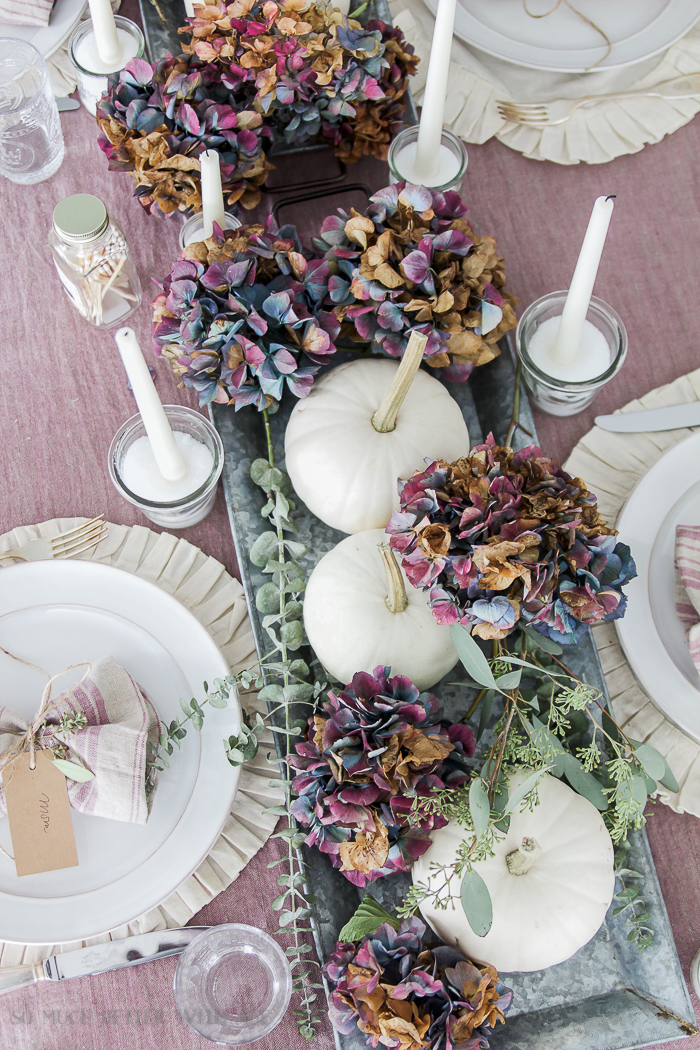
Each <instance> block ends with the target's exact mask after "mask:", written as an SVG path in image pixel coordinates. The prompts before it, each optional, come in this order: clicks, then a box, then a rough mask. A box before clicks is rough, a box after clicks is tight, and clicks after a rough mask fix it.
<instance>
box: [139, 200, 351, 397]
mask: <svg viewBox="0 0 700 1050" xmlns="http://www.w3.org/2000/svg"><path fill="white" fill-rule="evenodd" d="M162 289H163V291H162V294H161V295H159V296H157V297H156V299H155V300H154V302H153V325H154V328H153V347H154V350H155V352H156V354H159V355H161V354H162V355H163V356H164V357H167V358H168V360H169V361H170V363H171V365H172V368H173V371H174V372H175V374H176V375H177V376H178V377H179V378H180V380H181V383H182V385H183V386H187V387H191V388H192V389H194V390H196V391H197V392H198V394H199V403H200V405H207V404H209V403H210V402H212V401H216V402H218V403H219V404H232V405H235V407H236V409H240V408H242V407H243V406H244V405H251V404H253V405H256V406H257V408H258V409H259V410H262V409H264V408H268V407H269V406H270V405H271V404H272V403H273V402H276V401H279V400H280V398H281V397H282V393H283V390H284V388H285V386H286V387H287V388H288V389H289V390H291V391H292V393H293V394H294V395H295V396H296V397H306V396H307V394H308V393H309V390H310V389H311V386H312V384H313V381H314V376H315V374H316V373H317V372H318V370H319V368H320V367H321V364H322V363H323V362H324V361H326V360H327V359H328V358H329V357H330V356H331V355H332V354H334V353H335V342H334V340H335V338H336V337H337V335H338V331H339V325H338V323H337V321H336V319H335V317H334V315H333V313H332V312H331V311H330V310H328V309H325V308H324V307H326V306H327V305H330V301H329V300H328V264H327V263H326V262H325V261H323V260H319V259H311V258H309V256H308V253H305V252H304V251H303V250H302V247H301V244H300V242H299V238H298V236H297V231H296V229H295V227H294V226H283V227H282V228H281V229H278V227H277V224H276V223H275V221H274V219H273V218H272V217H270V218H269V219H268V220H267V224H266V225H265V226H259V225H251V226H242V227H241V228H240V229H238V230H226V231H225V232H224V233H222V232H221V230H220V229H219V227H218V226H216V225H215V233H214V235H213V236H212V237H210V238H209V239H208V240H206V241H200V242H198V243H196V244H192V245H189V246H188V247H187V248H185V249H184V251H183V252H182V253H181V255H180V259H179V261H178V262H176V263H175V265H174V266H173V268H172V270H171V272H170V273H169V274H168V276H167V277H166V279H165V281H164V282H163V285H162Z"/></svg>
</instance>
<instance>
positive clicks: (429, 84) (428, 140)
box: [414, 0, 457, 185]
mask: <svg viewBox="0 0 700 1050" xmlns="http://www.w3.org/2000/svg"><path fill="white" fill-rule="evenodd" d="M456 6H457V0H439V3H438V9H437V14H436V16H435V29H434V30H433V42H432V45H431V47H430V61H429V64H428V77H427V80H426V82H425V92H424V94H423V107H422V110H421V116H420V128H419V130H418V144H417V146H416V159H415V162H414V173H415V175H416V176H417V177H418V178H419V179H420V180H421V182H427V184H428V185H430V180H431V179H432V180H433V183H432V184H433V185H435V181H434V180H435V176H436V175H437V174H438V170H439V167H440V143H441V141H442V125H443V123H444V120H445V99H446V97H447V82H448V79H449V75H450V54H451V52H452V35H453V33H454V25H455V8H456Z"/></svg>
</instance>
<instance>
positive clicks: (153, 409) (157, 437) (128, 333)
mask: <svg viewBox="0 0 700 1050" xmlns="http://www.w3.org/2000/svg"><path fill="white" fill-rule="evenodd" d="M114 341H115V343H116V344H117V348H118V350H119V353H120V355H121V359H122V362H123V364H124V368H125V369H126V374H127V375H128V377H129V382H130V383H131V389H132V391H133V394H134V397H135V398H136V404H137V406H138V410H139V412H140V414H141V419H142V421H143V425H144V427H145V430H146V433H147V435H148V440H149V441H150V442H151V448H152V449H153V455H154V457H155V461H156V463H157V464H158V470H159V471H160V473H161V474H162V475H163V477H164V478H165V479H166V480H167V481H180V480H181V479H182V478H184V477H185V475H186V474H187V464H186V462H185V459H184V457H183V455H182V453H181V451H180V449H179V448H178V447H177V445H176V443H175V438H174V436H173V432H172V430H171V429H170V423H169V422H168V417H167V415H166V414H165V409H164V408H163V406H162V404H161V403H160V398H159V397H158V393H157V391H156V388H155V386H154V385H153V380H152V379H151V374H150V372H149V371H148V365H147V364H146V361H145V359H144V356H143V354H142V353H141V347H140V346H139V343H138V339H137V338H136V333H135V332H134V330H133V328H120V329H119V330H118V331H117V332H115V335H114Z"/></svg>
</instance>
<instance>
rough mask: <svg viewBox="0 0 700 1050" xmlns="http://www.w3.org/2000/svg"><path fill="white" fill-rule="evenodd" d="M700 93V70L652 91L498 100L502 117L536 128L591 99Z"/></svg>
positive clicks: (677, 96) (683, 96)
mask: <svg viewBox="0 0 700 1050" xmlns="http://www.w3.org/2000/svg"><path fill="white" fill-rule="evenodd" d="M698 95H700V73H688V74H686V75H685V76H682V77H674V79H673V80H665V81H664V82H663V83H662V84H657V85H656V87H655V88H651V89H650V90H649V91H622V92H618V93H617V94H614V95H587V96H586V97H585V98H571V99H557V100H556V101H554V102H506V101H505V100H499V101H497V102H496V107H497V109H498V115H499V117H502V118H503V120H507V121H509V122H510V123H511V124H525V125H529V126H530V127H536V128H549V127H552V125H554V124H564V123H565V122H566V121H567V120H568V119H569V117H571V115H572V114H573V113H574V112H575V110H577V109H578V108H579V106H584V105H587V104H588V103H589V102H594V103H595V102H605V101H609V100H610V99H625V98H666V99H669V100H670V101H673V99H688V98H697V97H698Z"/></svg>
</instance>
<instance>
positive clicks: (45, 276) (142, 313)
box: [0, 0, 700, 1050]
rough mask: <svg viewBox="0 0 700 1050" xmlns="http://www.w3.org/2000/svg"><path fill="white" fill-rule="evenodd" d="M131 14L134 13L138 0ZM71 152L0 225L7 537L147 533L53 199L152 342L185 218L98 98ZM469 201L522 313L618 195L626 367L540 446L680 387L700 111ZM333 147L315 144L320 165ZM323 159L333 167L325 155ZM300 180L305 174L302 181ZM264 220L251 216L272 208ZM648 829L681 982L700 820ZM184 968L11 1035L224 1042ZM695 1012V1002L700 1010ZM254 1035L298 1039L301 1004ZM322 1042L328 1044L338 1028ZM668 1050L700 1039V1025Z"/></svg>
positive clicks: (698, 917)
mask: <svg viewBox="0 0 700 1050" xmlns="http://www.w3.org/2000/svg"><path fill="white" fill-rule="evenodd" d="M123 6H124V11H123V13H124V14H125V15H126V16H127V17H137V15H136V3H135V0H127V2H125V4H124V5H123ZM61 119H62V124H63V129H64V134H65V138H66V147H67V153H66V160H65V162H64V164H63V166H62V168H61V169H60V171H59V172H58V173H57V175H55V176H54V177H53V178H52V179H51V180H49V181H48V182H45V183H40V184H39V185H37V186H28V187H20V186H15V185H13V184H11V183H9V182H3V186H2V203H3V216H4V218H3V223H2V227H1V228H0V248H1V252H2V254H1V256H0V257H2V259H3V260H4V274H3V278H2V284H1V288H2V291H1V292H0V302H1V303H2V307H3V309H2V314H1V316H2V322H3V335H2V345H3V353H2V358H1V360H2V364H3V366H4V375H3V379H2V383H1V384H0V424H1V427H2V435H3V448H4V455H3V457H2V466H1V468H0V470H1V474H0V532H4V531H5V530H8V529H10V528H12V527H13V526H15V525H19V524H28V523H32V522H36V521H42V520H45V519H47V518H51V517H54V516H59V515H60V516H71V515H85V516H88V517H91V516H93V515H94V514H96V513H99V512H100V511H104V513H105V516H106V517H107V519H108V520H111V521H116V522H123V523H125V524H135V523H138V522H142V521H143V519H141V518H140V516H139V514H138V512H137V511H136V510H135V509H134V508H132V507H131V506H129V505H128V504H127V503H125V502H123V501H122V500H121V499H120V498H119V497H118V495H117V494H116V492H115V490H114V489H113V488H112V485H111V482H110V481H109V477H108V474H107V469H106V458H107V450H108V447H109V443H110V440H111V438H112V435H113V434H114V432H115V431H116V430H117V428H118V426H119V425H120V424H121V423H122V422H123V421H124V420H125V419H126V418H127V417H128V416H129V415H132V414H133V413H134V412H135V405H134V401H133V398H132V396H131V393H130V392H129V391H128V390H127V389H126V378H125V375H124V373H123V370H122V367H121V364H120V363H119V360H118V356H117V351H116V348H115V346H114V343H113V341H112V338H111V336H110V335H109V334H107V333H102V332H96V331H95V330H94V329H92V328H91V327H90V326H88V325H87V324H86V323H85V321H84V320H83V319H82V318H81V317H80V315H79V314H78V312H77V311H76V310H75V309H74V308H73V307H72V306H71V305H70V303H69V302H68V299H67V298H66V297H65V295H64V293H63V291H62V289H61V287H60V283H59V281H58V278H57V276H56V273H55V271H54V269H53V265H52V263H51V259H50V255H49V251H48V247H47V244H46V237H47V232H48V228H49V224H50V221H51V213H52V210H53V207H54V205H55V204H56V203H57V201H59V200H60V199H61V198H62V197H64V196H65V195H67V194H69V193H76V192H92V193H96V194H97V195H98V196H100V197H101V198H102V199H103V200H104V201H105V203H106V204H107V207H108V209H109V210H110V211H111V212H112V213H113V214H114V216H115V217H116V218H117V219H118V221H119V222H120V223H121V224H122V225H123V227H124V229H125V232H126V234H127V237H128V238H129V243H130V245H131V247H132V250H133V252H134V255H135V258H136V262H137V265H138V269H139V273H140V276H141V279H142V282H143V285H144V288H145V296H144V303H143V305H142V307H141V308H140V310H139V311H138V312H137V313H136V314H135V316H134V318H133V327H134V328H135V330H136V332H137V335H138V337H139V339H140V341H141V344H142V346H143V347H144V348H148V347H149V342H150V341H149V330H150V310H149V300H150V298H151V292H150V289H152V291H153V294H155V292H156V288H155V285H153V284H151V278H155V279H159V278H162V277H163V276H164V275H165V274H166V272H167V270H168V266H169V264H170V263H171V261H172V259H173V257H174V254H175V251H176V244H177V227H178V220H177V219H174V220H173V221H172V222H171V221H161V220H158V219H156V218H150V217H148V216H147V215H145V214H144V213H142V211H141V209H140V207H139V205H138V204H137V202H136V201H134V200H132V199H131V192H132V186H133V183H132V181H131V179H130V178H129V177H128V176H126V175H123V174H117V173H108V171H107V162H106V160H105V158H104V156H103V154H102V153H101V152H100V150H99V148H98V146H97V142H96V129H95V125H94V121H93V120H92V118H90V117H89V116H88V114H87V113H86V112H85V110H84V109H81V110H80V111H79V112H75V113H66V114H64V115H63V116H62V118H61ZM469 153H470V157H469V169H468V172H467V177H466V179H465V185H464V195H465V200H466V202H467V204H468V205H469V209H470V211H469V217H470V221H471V222H472V223H473V225H474V227H475V229H476V230H477V232H479V231H484V230H488V231H493V232H494V233H495V234H496V236H497V237H498V239H499V250H500V252H501V254H503V255H504V256H505V259H506V264H507V281H508V285H507V287H508V288H509V289H510V290H511V291H512V292H514V293H515V294H516V295H518V296H520V299H521V304H522V306H526V305H527V304H528V303H530V302H532V301H533V300H534V299H536V298H538V297H539V296H540V295H543V294H544V293H545V292H548V291H553V290H555V289H557V288H562V287H566V286H567V284H568V281H569V279H570V276H571V273H572V271H573V266H574V263H575V260H576V256H577V252H578V249H579V247H580V240H581V232H582V230H584V229H585V225H586V222H587V220H588V216H589V213H590V208H591V202H592V201H593V200H594V198H595V197H597V196H598V195H600V194H601V193H616V194H617V195H618V200H617V208H616V211H615V217H614V221H613V223H612V225H611V230H610V236H609V238H608V244H607V247H606V251H605V253H604V255H603V260H602V264H601V269H600V274H599V277H598V282H597V285H596V293H597V294H598V295H600V296H601V297H602V298H603V299H605V300H606V301H608V302H610V303H611V304H612V305H613V306H614V307H615V308H616V309H617V310H618V311H619V313H620V314H621V316H622V317H623V319H624V321H625V324H626V325H627V328H628V331H629V340H630V351H629V356H628V359H627V363H626V365H625V367H624V368H623V370H622V372H621V373H620V375H619V376H618V377H617V378H616V379H615V380H614V381H613V382H612V383H610V385H609V386H608V387H606V388H605V389H604V391H603V393H602V394H601V395H600V397H599V399H598V400H597V402H596V403H595V406H594V408H592V409H589V410H587V411H586V412H584V413H583V414H581V415H580V416H576V417H574V418H572V419H568V420H555V419H551V418H548V417H546V416H542V415H538V416H537V426H538V430H539V436H540V441H541V443H542V445H543V447H544V448H545V449H546V451H547V452H549V453H551V454H553V455H555V456H557V457H558V458H559V459H561V460H563V459H564V458H565V457H566V455H567V454H568V453H569V451H570V450H571V448H572V447H573V445H574V444H575V443H576V441H577V440H578V438H579V437H580V436H581V435H582V434H584V433H585V432H586V431H587V430H588V429H589V428H590V426H591V424H592V420H593V416H594V415H595V414H597V413H600V412H612V411H613V410H614V409H616V408H618V407H619V406H621V405H623V404H625V403H626V402H627V401H629V400H630V399H631V398H633V397H638V396H640V395H642V394H644V393H645V392H646V391H648V390H649V389H651V388H653V387H656V386H659V385H660V384H662V383H665V382H669V381H670V380H672V379H674V378H675V377H677V376H679V375H682V374H684V373H685V372H688V371H690V370H691V369H693V368H696V367H697V366H698V364H699V363H700V360H699V355H698V352H697V349H696V347H697V333H696V331H695V324H696V312H695V309H694V305H693V292H692V290H693V288H694V287H695V285H696V284H697V281H698V280H699V279H700V176H699V175H698V170H697V165H696V163H695V159H696V158H697V156H698V155H700V122H699V121H698V120H697V119H695V120H694V121H693V122H692V123H690V124H689V125H688V126H686V127H684V128H682V129H681V130H680V131H678V132H676V134H675V135H673V136H672V137H670V138H668V139H665V140H664V141H662V142H661V143H660V144H659V145H657V146H652V147H647V148H646V149H644V150H643V151H642V152H641V153H638V154H636V155H634V156H629V157H623V158H620V159H618V160H616V161H613V162H612V163H610V164H607V165H605V166H601V167H591V168H589V167H586V166H585V165H581V166H578V167H576V168H565V167H559V166H555V165H549V164H538V163H535V162H532V161H528V160H525V159H524V158H523V157H522V156H521V155H519V154H517V153H514V152H511V151H510V150H508V149H507V148H506V147H505V146H502V145H501V144H499V143H498V142H490V143H488V144H487V145H485V146H472V147H470V150H469ZM322 156H323V155H321V154H316V155H315V158H316V159H315V161H314V163H315V164H318V163H319V162H320V158H321V157H322ZM284 163H285V168H284V171H282V170H280V172H279V173H278V174H277V175H276V176H275V177H276V178H279V179H280V181H282V179H283V177H284V181H294V180H297V179H300V178H301V179H303V171H301V169H300V168H299V167H298V162H291V163H290V162H289V161H286V162H284ZM328 163H329V165H330V164H331V163H333V162H332V160H331V159H330V158H329V159H328ZM385 173H386V168H385V167H384V166H383V165H380V164H378V163H376V162H365V163H363V164H362V165H360V166H356V167H355V168H354V169H353V168H351V169H350V170H349V174H348V181H349V182H352V183H357V182H365V183H367V184H368V185H369V186H370V187H373V188H378V187H379V186H380V185H382V184H383V182H384V180H385V177H386V174H385ZM302 189H303V184H302ZM346 200H347V201H349V202H350V203H354V204H355V206H356V207H358V208H360V207H362V206H363V197H362V195H361V194H359V193H356V194H353V195H352V196H351V197H347V196H346V198H345V199H344V200H342V201H341V198H340V197H334V198H327V199H326V200H322V201H316V202H314V203H313V204H308V205H303V206H298V207H295V208H293V209H292V208H287V209H284V210H283V211H282V214H281V216H280V219H281V221H296V222H297V223H298V225H299V227H300V230H301V231H302V233H303V234H304V236H305V238H308V235H309V232H310V230H311V225H312V224H313V223H314V222H318V221H319V220H320V219H321V218H322V217H323V216H325V215H326V214H328V213H330V212H331V211H332V210H333V209H334V208H335V207H336V206H337V205H338V204H340V203H345V201H346ZM259 214H260V213H256V217H258V215H259ZM152 363H153V365H154V367H155V369H156V373H157V379H156V382H157V387H158V391H159V393H160V396H161V398H162V399H163V400H164V401H165V402H167V403H185V404H188V405H190V406H192V407H196V400H195V399H194V398H193V397H192V396H191V395H190V394H189V393H186V392H184V391H180V390H177V388H176V384H175V381H174V378H173V377H172V375H171V373H170V369H169V367H168V366H167V364H166V363H165V362H164V361H159V360H156V359H155V358H154V359H153V362H152ZM183 535H185V536H186V538H187V539H188V540H189V541H190V542H192V543H195V544H197V545H198V546H199V547H201V548H202V550H203V551H204V552H205V553H206V554H210V555H212V556H213V557H215V558H217V559H219V560H220V561H222V562H223V563H224V565H225V566H226V568H227V569H228V570H229V572H232V573H234V574H236V575H237V574H238V573H237V566H236V560H235V554H234V550H233V543H232V540H231V534H230V530H229V524H228V518H227V515H226V508H225V505H224V501H223V496H221V495H220V497H219V499H218V501H217V505H216V508H215V510H214V512H213V513H212V514H211V515H210V517H209V518H207V519H206V520H205V521H204V522H203V523H202V524H201V525H198V526H195V527H194V528H192V529H189V530H187V531H186V533H183ZM647 830H648V835H649V840H650V843H651V847H652V850H653V853H654V859H655V862H656V867H657V871H658V875H659V880H660V882H661V887H662V889H663V892H664V896H665V899H666V904H667V907H668V911H669V915H670V918H671V922H672V924H673V927H674V933H675V938H676V944H677V947H678V952H679V955H680V958H681V962H682V964H683V967H684V970H685V973H686V975H687V973H688V968H689V965H690V961H691V959H692V957H693V955H694V954H695V951H696V949H697V948H698V947H700V908H698V906H697V900H698V897H700V821H699V820H697V819H696V818H695V817H689V816H679V815H677V814H674V813H672V812H671V811H670V810H667V809H665V808H664V807H662V806H658V807H656V809H655V811H654V812H653V814H652V815H651V816H650V819H649V821H648V825H647ZM280 849H281V847H280V845H279V840H273V841H270V842H268V844H267V845H266V846H265V848H264V849H263V850H261V852H260V853H259V854H258V855H257V856H256V857H255V858H254V860H252V861H251V862H250V864H249V865H248V866H247V867H246V868H245V870H244V871H243V873H242V874H241V876H240V877H239V878H238V880H237V881H236V882H235V883H233V885H232V886H231V887H229V889H228V890H226V891H225V892H224V893H222V894H221V895H220V896H219V897H218V898H216V899H215V900H214V901H213V902H212V903H211V904H210V905H209V906H208V907H207V908H206V909H204V911H202V912H201V913H200V914H199V915H198V916H196V917H195V918H194V919H193V920H192V922H193V923H196V924H202V923H221V922H249V923H252V924H253V925H256V926H260V927H261V928H262V929H265V930H267V931H268V932H272V931H273V930H274V928H275V922H274V919H273V916H272V913H271V911H270V902H271V901H272V899H273V897H274V896H275V895H276V892H277V886H276V876H277V872H276V870H275V869H269V868H268V866H267V865H268V864H269V862H270V861H271V860H274V859H275V858H276V857H277V856H278V855H279V851H280ZM175 965H176V960H174V959H165V960H163V961H161V962H158V963H153V964H149V965H147V966H142V967H136V968H134V969H131V970H122V971H119V972H116V973H112V974H102V975H100V976H97V977H93V978H84V979H81V980H77V981H67V982H65V983H63V984H61V985H43V986H38V987H35V988H32V989H30V990H28V991H26V992H17V993H13V994H11V995H7V996H4V997H3V998H2V999H0V1046H1V1047H2V1048H3V1050H4V1048H8V1050H14V1048H17V1050H25V1048H26V1050H69V1048H70V1050H103V1047H105V1046H106V1045H109V1046H113V1047H114V1048H115V1050H116V1048H118V1050H151V1048H153V1050H156V1048H158V1050H160V1048H164V1047H167V1048H168V1050H181V1048H194V1047H196V1048H199V1050H204V1048H205V1047H210V1046H211V1044H210V1043H208V1042H206V1041H205V1040H203V1039H200V1038H199V1037H198V1036H196V1035H195V1034H194V1033H193V1032H191V1030H190V1029H189V1028H188V1027H187V1026H186V1025H185V1024H184V1022H182V1021H180V1019H179V1017H178V1015H177V1011H176V1009H175V1005H174V1002H173V998H172V993H171V986H172V977H173V973H174V970H175ZM695 1005H696V1008H697V1006H698V1004H697V1003H696V1004H695ZM257 1045H259V1046H260V1047H261V1048H262V1047H264V1048H265V1050H301V1048H302V1047H305V1046H307V1045H308V1044H307V1043H306V1041H305V1040H304V1039H302V1038H301V1037H300V1036H298V1034H297V1031H296V1026H295V1025H294V1023H293V1019H292V1017H291V1014H290V1015H288V1018H287V1020H286V1022H285V1023H284V1024H283V1025H281V1026H280V1027H279V1028H278V1029H277V1030H276V1031H275V1032H273V1033H272V1035H271V1036H269V1037H267V1038H266V1039H265V1040H263V1041H261V1043H260V1044H257ZM315 1045H316V1047H317V1048H318V1050H331V1047H332V1046H333V1037H332V1033H331V1031H330V1028H329V1026H328V1025H327V1024H326V1025H325V1026H324V1028H322V1030H321V1032H320V1034H319V1035H318V1036H317V1039H316V1042H315ZM665 1045H666V1046H667V1047H672V1048H673V1047H681V1046H682V1047H683V1048H685V1050H700V1036H696V1037H692V1038H690V1039H686V1040H683V1041H682V1042H678V1043H667V1044H665Z"/></svg>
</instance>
